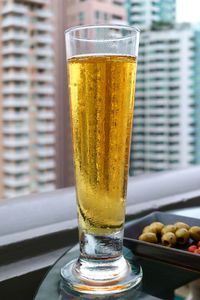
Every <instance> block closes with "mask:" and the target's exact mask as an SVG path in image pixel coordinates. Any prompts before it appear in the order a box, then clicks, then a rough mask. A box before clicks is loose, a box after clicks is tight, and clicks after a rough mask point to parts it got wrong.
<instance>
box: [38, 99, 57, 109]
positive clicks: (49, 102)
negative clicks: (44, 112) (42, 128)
mask: <svg viewBox="0 0 200 300" xmlns="http://www.w3.org/2000/svg"><path fill="white" fill-rule="evenodd" d="M37 106H38V107H53V106H54V100H53V99H52V98H45V99H40V100H37Z"/></svg>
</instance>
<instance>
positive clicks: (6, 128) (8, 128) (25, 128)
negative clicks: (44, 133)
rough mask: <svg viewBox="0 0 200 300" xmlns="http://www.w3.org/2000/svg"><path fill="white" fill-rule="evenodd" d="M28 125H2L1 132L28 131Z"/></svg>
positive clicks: (15, 132)
mask: <svg viewBox="0 0 200 300" xmlns="http://www.w3.org/2000/svg"><path fill="white" fill-rule="evenodd" d="M29 131H30V130H29V127H28V126H27V125H21V126H20V127H17V126H15V127H13V126H4V127H3V133H6V134H21V133H29Z"/></svg>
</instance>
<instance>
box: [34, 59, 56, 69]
mask: <svg viewBox="0 0 200 300" xmlns="http://www.w3.org/2000/svg"><path fill="white" fill-rule="evenodd" d="M36 67H37V68H38V69H45V70H51V69H53V67H54V64H53V63H52V62H50V61H41V62H40V61H38V62H37V63H36Z"/></svg>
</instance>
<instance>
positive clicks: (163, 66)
mask: <svg viewBox="0 0 200 300" xmlns="http://www.w3.org/2000/svg"><path fill="white" fill-rule="evenodd" d="M195 41H196V39H195V35H194V31H193V30H192V29H191V28H190V27H189V28H187V27H185V26H180V27H177V26H176V27H175V28H174V29H172V30H165V31H146V32H144V33H143V34H142V37H141V42H140V54H139V63H138V72H137V84H136V97H135V113H134V124H133V139H132V146H131V160H130V175H133V174H140V173H143V172H152V171H162V170H167V169H175V168H182V167H187V166H189V165H190V164H192V163H194V132H195V127H196V126H195V120H194V103H195V96H194V93H195V91H196V92H198V93H199V89H198V87H197V88H196V87H195V83H194V81H195V80H196V76H195V71H196V67H195V61H194V58H195V48H194V47H195ZM199 99H200V97H199V96H198V97H197V95H196V101H199ZM198 130H199V129H198ZM198 133H199V131H198ZM198 153H199V151H198Z"/></svg>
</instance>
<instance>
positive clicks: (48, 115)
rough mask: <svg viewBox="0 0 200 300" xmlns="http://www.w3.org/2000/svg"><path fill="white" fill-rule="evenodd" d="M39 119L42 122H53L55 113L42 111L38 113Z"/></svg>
mask: <svg viewBox="0 0 200 300" xmlns="http://www.w3.org/2000/svg"><path fill="white" fill-rule="evenodd" d="M37 118H38V119H41V120H53V119H54V118H55V113H54V112H53V111H42V112H39V113H38V115H37Z"/></svg>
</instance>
